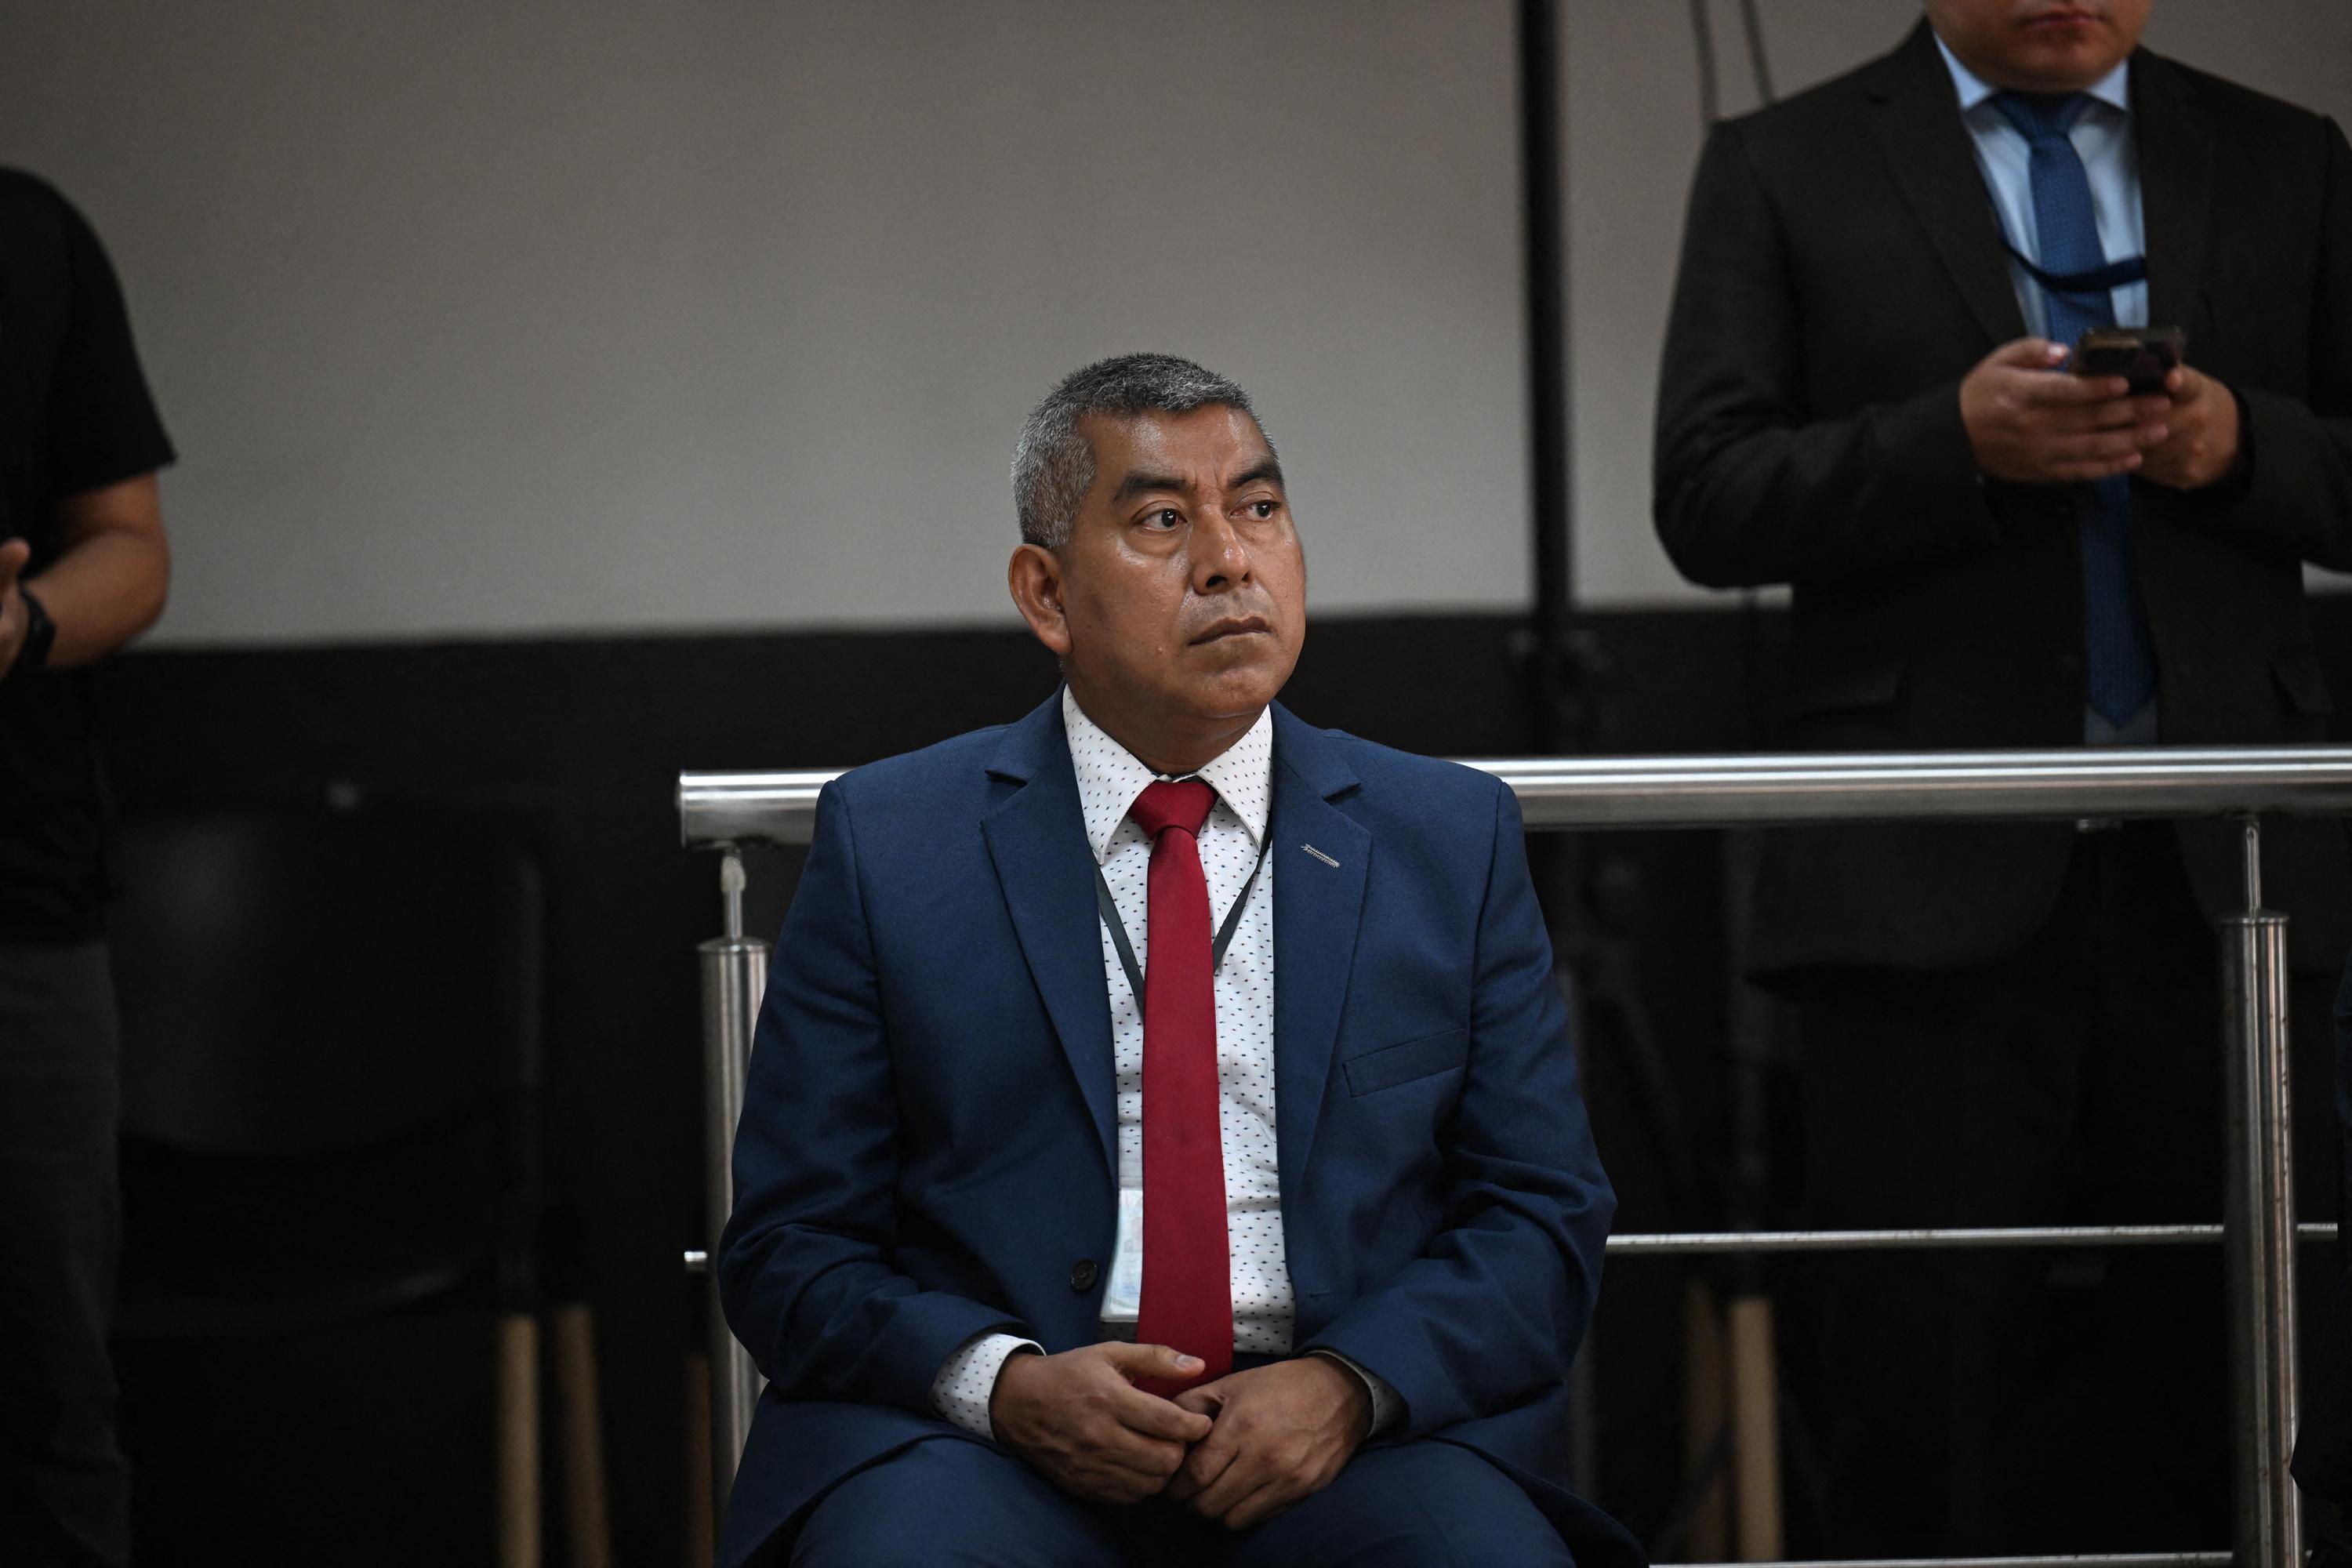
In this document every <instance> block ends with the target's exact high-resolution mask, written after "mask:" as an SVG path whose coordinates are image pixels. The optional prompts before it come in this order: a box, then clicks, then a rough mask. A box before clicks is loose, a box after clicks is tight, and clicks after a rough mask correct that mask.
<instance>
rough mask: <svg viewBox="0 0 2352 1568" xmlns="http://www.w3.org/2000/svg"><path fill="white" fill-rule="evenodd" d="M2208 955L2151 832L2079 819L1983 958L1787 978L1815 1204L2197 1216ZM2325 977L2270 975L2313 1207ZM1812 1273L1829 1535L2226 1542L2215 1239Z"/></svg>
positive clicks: (2205, 1181) (2175, 866)
mask: <svg viewBox="0 0 2352 1568" xmlns="http://www.w3.org/2000/svg"><path fill="white" fill-rule="evenodd" d="M2217 959H2218V947H2217V943H2216V942H2215V940H2214V936H2213V932H2212V930H2211V928H2210V925H2209V923H2208V921H2206V919H2205V917H2204V915H2203V914H2202V913H2201V912H2200V910H2199V909H2198V908H2197V906H2196V905H2195V903H2194V902H2193V901H2192V900H2191V897H2190V894H2189V886H2188V883H2187V880H2186V879H2185V877H2184V876H2183V874H2182V871H2181V868H2180V863H2179V854H2178V852H2177V850H2176V848H2175V840H2174V838H2173V837H2172V835H2171V833H2170V831H2169V830H2168V829H2167V828H2166V827H2164V826H2161V825H2157V824H2145V825H2133V826H2126V827H2123V828H2120V829H2111V830H2109V831H2105V832H2097V833H2086V834H2084V835H2082V836H2081V837H2079V838H2078V840H2077V841H2076V847H2075V852H2074V859H2073V861H2072V863H2071V865H2070V868H2069V870H2068V873H2067V877H2066V881H2065V885H2064V889H2063V893H2062V895H2061V897H2060V900H2059V905H2058V908H2057V910H2056V912H2055V914H2054V915H2053V918H2052V920H2051V921H2050V922H2049V924H2048V926H2047V927H2046V928H2045V929H2043V930H2042V931H2041V932H2040V933H2039V934H2038V935H2037V936H2036V937H2035V938H2034V940H2033V941H2032V942H2031V943H2029V944H2028V946H2027V947H2026V949H2025V950H2024V951H2023V952H2020V953H2017V954H2015V955H2014V956H2012V957H2011V958H2009V959H2007V960H2005V961H2003V962H2001V963H1994V964H1990V965H1986V966H1983V967H1981V968H1972V969H1965V970H1953V971H1940V972H1913V971H1899V972H1897V971H1885V970H1867V971H1839V972H1829V973H1820V974H1817V975H1814V976H1812V977H1811V979H1810V980H1809V981H1808V983H1807V984H1805V985H1804V986H1803V987H1802V988H1801V991H1800V992H1799V1013H1798V1016H1799V1026H1800V1033H1801V1040H1802V1046H1803V1050H1804V1053H1805V1056H1804V1068H1805V1083H1806V1088H1805V1140H1806V1160H1805V1165H1806V1183H1807V1206H1808V1208H1809V1209H1810V1211H1811V1212H1810V1217H1811V1222H1812V1223H1813V1224H1815V1225H1818V1226H1825V1227H1837V1228H1844V1227H1848V1226H1853V1227H1875V1226H1916V1225H1937V1226H1947V1225H1948V1226H1990V1225H2071V1224H2154V1223H2167V1222H2171V1223H2179V1222H2204V1223H2210V1222H2212V1221H2215V1220H2218V1219H2219V1218H2220V1217H2221V1195H2222V1194H2221V1184H2222V1150H2223V1129H2222V1125H2221V1089H2222V1057H2221V1045H2220V1039H2221V1000H2220V990H2219V984H2218V977H2217V969H2216V964H2217ZM2331 989H2332V987H2331V985H2330V984H2329V983H2328V981H2327V980H2326V979H2325V978H2321V977H2313V978H2311V979H2309V980H2305V979H2303V978H2302V977H2298V978H2297V980H2296V982H2295V984H2294V987H2293V990H2294V996H2293V1003H2292V1005H2293V1014H2294V1016H2293V1026H2294V1064H2293V1065H2294V1082H2293V1085H2292V1091H2293V1094H2294V1100H2295V1121H2296V1124H2297V1125H2296V1137H2295V1141H2294V1152H2295V1156H2296V1162H2297V1177H2296V1187H2297V1192H2298V1200H2299V1204H2300V1216H2301V1217H2304V1218H2309V1219H2328V1218H2333V1217H2334V1215H2335V1210H2336V1197H2335V1191H2336V1150H2335V1138H2334V1131H2333V1100H2334V1097H2333V1094H2332V1090H2331V1085H2332V1078H2333V1072H2332V1051H2331V1045H2332V1042H2331V1037H2330V1032H2329V1028H2328V1021H2327V1020H2328V1002H2329V993H2330V991H2331ZM1810 1279H1811V1284H1812V1286H1813V1289H1811V1290H1810V1291H1809V1292H1806V1297H1807V1300H1806V1302H1805V1305H1806V1306H1807V1308H1808V1309H1809V1310H1807V1311H1805V1312H1804V1313H1803V1314H1802V1315H1803V1316H1805V1317H1807V1318H1810V1320H1811V1328H1812V1332H1811V1336H1810V1337H1811V1341H1812V1343H1813V1346H1814V1349H1815V1352H1816V1355H1817V1358H1818V1359H1817V1363H1816V1373H1817V1376H1816V1378H1815V1380H1814V1384H1815V1391H1814V1395H1813V1399H1812V1404H1813V1405H1814V1406H1815V1409H1814V1412H1813V1414H1814V1415H1815V1417H1816V1419H1815V1421H1814V1423H1813V1427H1814V1430H1815V1432H1816V1434H1817V1436H1819V1438H1820V1440H1821V1443H1822V1450H1823V1460H1824V1466H1823V1468H1824V1469H1825V1471H1826V1475H1825V1477H1824V1479H1825V1481H1826V1483H1827V1486H1826V1490H1827V1494H1828V1509H1829V1520H1828V1524H1829V1532H1828V1535H1829V1538H1828V1540H1827V1542H1825V1543H1824V1550H1825V1551H1827V1552H1833V1553H1835V1554H1837V1555H1842V1556H1843V1555H1853V1556H1872V1555H1887V1556H1892V1555H1941V1554H2002V1553H2038V1552H2128V1551H2212V1550H2222V1549H2226V1548H2227V1546H2228V1544H2229V1541H2230V1532H2229V1517H2230V1516H2229V1507H2230V1503H2229V1492H2230V1486H2229V1474H2230V1472H2229V1462H2228V1454H2229V1446H2228V1445H2229V1424H2228V1417H2227V1405H2226V1394H2227V1374H2228V1360H2227V1347H2226V1342H2225V1341H2224V1339H2223V1299H2222V1295H2221V1257H2220V1248H2218V1247H2144V1248H2129V1249H2120V1248H2108V1249H2084V1250H2081V1251H2074V1250H2069V1251H2066V1252H2060V1253H2053V1252H2047V1251H2000V1252H1967V1253H1949V1252H1948V1253H1940V1254H1908V1255H1880V1256H1877V1257H1871V1258H1863V1257H1848V1258H1838V1259H1834V1260H1824V1261H1823V1262H1822V1264H1821V1265H1820V1267H1819V1268H1817V1269H1815V1270H1813V1271H1811V1274H1810ZM2318 1305H2319V1303H2318V1302H2316V1301H2313V1302H2311V1303H2309V1304H2308V1308H2307V1310H2315V1309H2316V1307H2317V1306H2318Z"/></svg>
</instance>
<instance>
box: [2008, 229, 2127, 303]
mask: <svg viewBox="0 0 2352 1568" xmlns="http://www.w3.org/2000/svg"><path fill="white" fill-rule="evenodd" d="M2000 244H2001V248H2002V249H2004V250H2006V251H2008V252H2009V254H2010V255H2011V257H2013V258H2016V261H2017V264H2018V265H2019V266H2020V267H2022V268H2025V271H2026V275H2027V276H2028V277H2030V278H2032V279H2033V280H2034V281H2035V282H2036V283H2039V284H2041V285H2042V287H2043V288H2044V289H2049V290H2050V291H2051V292H2052V293H2053V294H2104V293H2105V292H2106V291H2107V290H2108V289H2120V288H2122V287H2123V286H2124V285H2125V284H2126V283H2137V282H2139V281H2140V280H2141V279H2144V278H2146V277H2147V257H2145V256H2126V257H2125V258H2123V259H2122V260H2121V261H2110V262H2108V263H2107V264H2106V265H2105V267H2100V268H2093V269H2092V270H2091V271H2088V272H2049V271H2045V270H2043V269H2042V268H2041V267H2039V266H2036V265H2035V264H2034V260H2033V258H2032V257H2030V256H2028V255H2026V254H2025V252H2023V251H2021V250H2020V249H2018V248H2017V247H2015V246H2013V245H2011V244H2010V243H2009V237H2008V236H2007V235H2003V236H2001V240H2000Z"/></svg>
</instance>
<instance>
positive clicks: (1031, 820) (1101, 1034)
mask: <svg viewBox="0 0 2352 1568" xmlns="http://www.w3.org/2000/svg"><path fill="white" fill-rule="evenodd" d="M988 771H989V773H990V774H991V776H992V777H994V778H996V779H999V780H1001V781H1003V782H1004V783H1007V784H1013V785H1016V786H1018V787H1016V788H1015V789H1014V790H1013V793H1012V794H1011V795H1008V796H1007V797H1006V798H1005V800H1004V801H1003V804H1002V805H998V806H997V807H996V808H995V809H994V810H993V811H992V812H991V813H990V814H989V815H988V816H986V817H984V818H982V822H981V831H982V834H983V835H984V836H985V837H986V838H987V840H988V854H989V858H990V859H991V860H992V861H993V862H994V864H995V867H996V879H997V883H998V885H999V886H1000V887H1001V888H1002V889H1003V893H1004V905H1005V908H1006V909H1007V910H1010V911H1011V913H1012V916H1013V931H1014V932H1015V933H1016V934H1017V935H1018V936H1019V938H1020V940H1021V952H1022V956H1023V957H1024V958H1026V959H1027V960H1028V962H1029V973H1030V976H1031V978H1033V979H1034V981H1035V982H1036V984H1037V994H1039V995H1040V996H1042V997H1043V998H1045V1012H1046V1014H1047V1016H1050V1017H1051V1018H1052V1019H1053V1021H1054V1032H1055V1034H1056V1035H1057V1036H1059V1037H1060V1038H1061V1042H1062V1052H1063V1054H1064V1055H1065V1056H1066V1057H1067V1058H1069V1062H1070V1071H1071V1072H1072V1074H1074V1075H1075V1076H1076V1079H1077V1080H1078V1092H1079V1093H1080V1094H1082V1095H1083V1096H1085V1098H1086V1102H1087V1110H1089V1111H1091V1112H1092V1113H1093V1116H1094V1123H1095V1132H1096V1134H1097V1137H1099V1138H1100V1140H1101V1142H1102V1151H1103V1163H1104V1166H1105V1168H1106V1169H1108V1170H1109V1171H1111V1172H1113V1173H1116V1172H1117V1171H1118V1142H1117V1139H1118V1127H1117V1121H1116V1114H1117V1112H1116V1107H1115V1104H1114V1098H1115V1088H1116V1086H1115V1083H1114V1079H1115V1076H1116V1069H1115V1068H1114V1066H1113V1062H1112V1056H1111V1043H1110V994H1109V990H1108V984H1106V982H1105V979H1104V975H1103V960H1102V938H1101V937H1100V936H1099V935H1098V934H1097V931H1096V929H1095V922H1096V921H1097V918H1098V917H1097V914H1096V912H1095V885H1094V867H1095V861H1094V852H1093V851H1092V850H1091V849H1089V848H1088V847H1087V828H1086V817H1085V814H1084V813H1083V811H1082V810H1081V809H1080V807H1079V805H1078V781H1077V774H1076V772H1075V771H1074V770H1073V769H1072V767H1071V765H1070V747H1069V742H1068V741H1067V740H1066V738H1065V736H1064V734H1063V731H1062V709H1061V693H1060V692H1058V691H1056V692H1055V694H1054V696H1053V697H1052V699H1050V700H1048V701H1047V702H1046V703H1045V706H1044V707H1042V708H1039V709H1037V710H1035V711H1034V712H1033V713H1031V714H1030V715H1029V716H1028V717H1027V718H1026V719H1024V720H1022V721H1021V722H1019V723H1018V724H1015V725H1013V727H1012V728H1011V729H1009V730H1007V731H1005V732H1004V738H1003V741H1002V742H1000V743H999V744H998V746H997V749H996V752H995V754H994V755H993V756H992V758H991V759H990V761H989V766H988Z"/></svg>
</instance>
